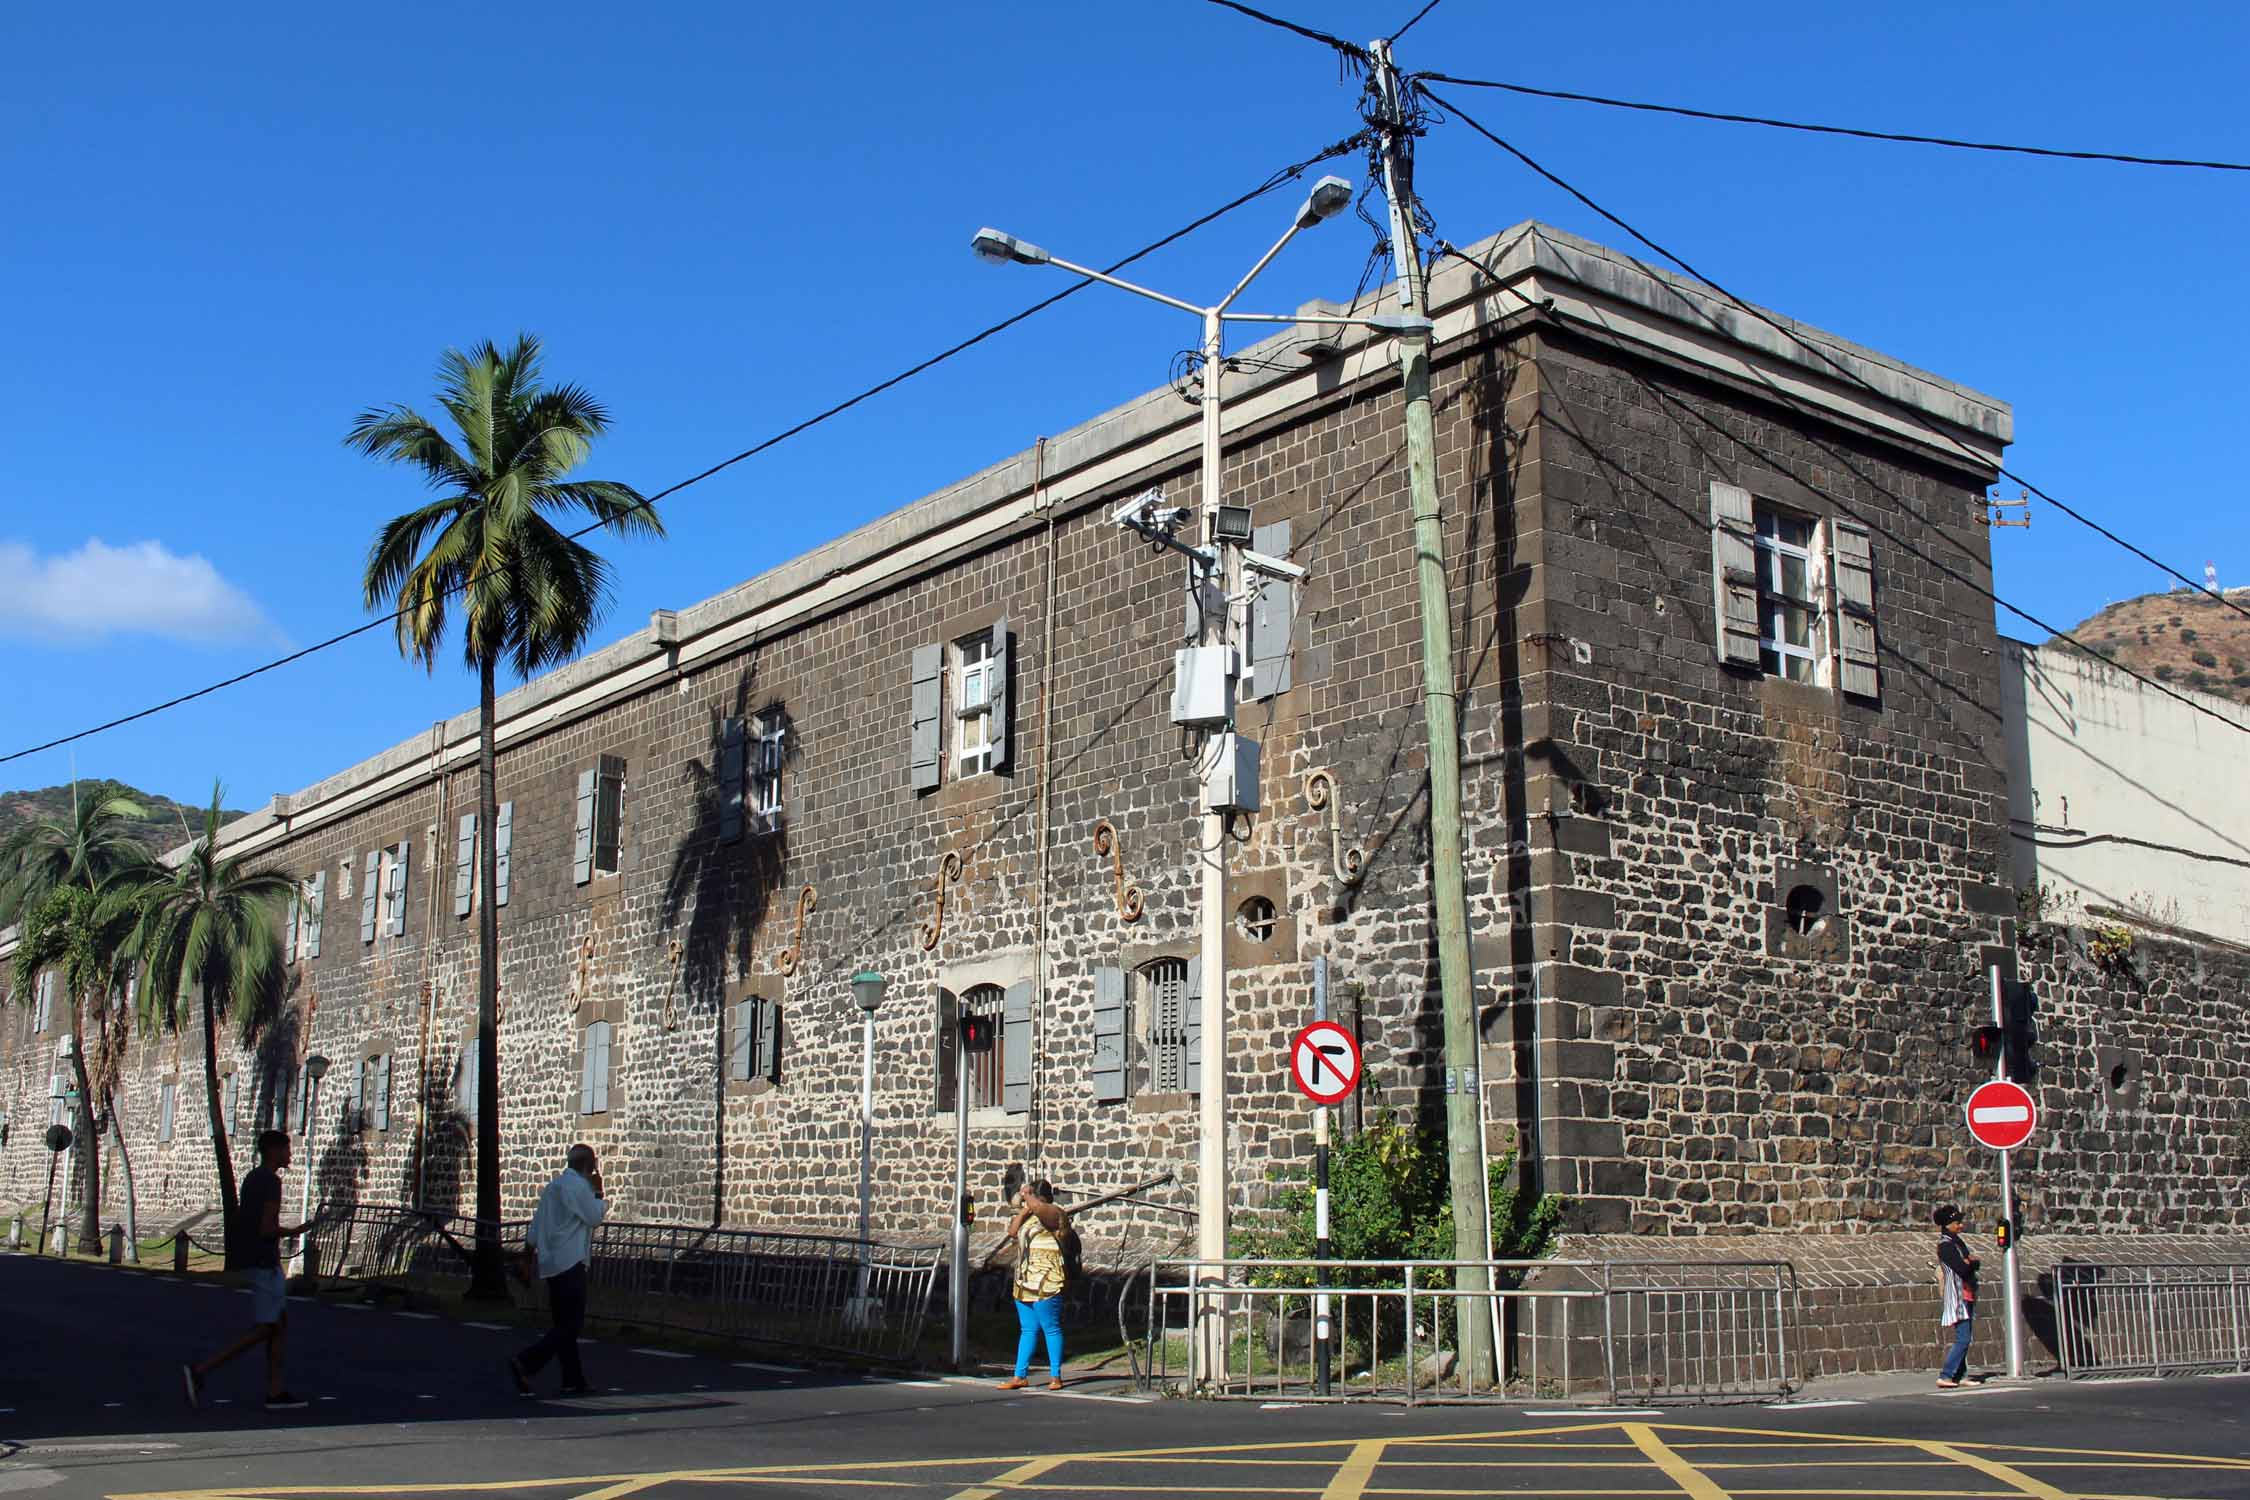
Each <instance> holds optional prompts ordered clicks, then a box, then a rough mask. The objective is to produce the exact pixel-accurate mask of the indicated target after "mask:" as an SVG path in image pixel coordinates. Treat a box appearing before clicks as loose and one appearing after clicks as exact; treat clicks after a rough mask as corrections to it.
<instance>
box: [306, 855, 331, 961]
mask: <svg viewBox="0 0 2250 1500" xmlns="http://www.w3.org/2000/svg"><path fill="white" fill-rule="evenodd" d="M327 915H328V872H327V871H326V870H322V871H320V872H319V873H317V874H315V875H314V876H313V878H312V910H311V911H310V912H309V913H308V914H307V916H306V919H305V957H307V958H318V957H320V923H321V919H322V918H323V917H326V916H327Z"/></svg>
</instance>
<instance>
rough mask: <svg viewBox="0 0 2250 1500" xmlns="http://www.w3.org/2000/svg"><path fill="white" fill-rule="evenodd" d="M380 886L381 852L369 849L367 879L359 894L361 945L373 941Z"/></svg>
mask: <svg viewBox="0 0 2250 1500" xmlns="http://www.w3.org/2000/svg"><path fill="white" fill-rule="evenodd" d="M382 884H383V851H382V850H380V849H370V850H368V851H367V879H366V880H365V881H363V882H362V883H361V887H360V892H359V940H360V941H361V942H363V943H372V942H374V941H375V903H376V902H378V901H379V900H381V899H382V895H383V890H382Z"/></svg>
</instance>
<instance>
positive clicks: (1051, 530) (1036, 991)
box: [953, 438, 1055, 1215]
mask: <svg viewBox="0 0 2250 1500" xmlns="http://www.w3.org/2000/svg"><path fill="white" fill-rule="evenodd" d="M1046 485H1047V440H1046V439H1045V438H1041V439H1039V440H1038V442H1036V443H1034V444H1033V445H1032V449H1031V508H1032V510H1033V511H1045V512H1046V516H1047V582H1046V587H1045V597H1044V598H1043V599H1042V600H1041V602H1040V605H1039V621H1040V624H1039V631H1040V637H1041V643H1040V647H1039V940H1038V946H1037V947H1036V948H1035V949H1034V950H1033V952H1032V974H1031V1056H1032V1069H1031V1140H1030V1142H1029V1143H1028V1147H1027V1152H1026V1154H1027V1155H1029V1156H1030V1158H1031V1159H1032V1160H1033V1161H1037V1160H1038V1159H1039V1144H1040V1139H1041V1134H1042V1132H1041V1130H1040V1115H1041V1112H1042V1111H1041V1105H1042V1103H1043V1101H1044V1098H1045V1090H1043V1089H1042V1088H1040V1086H1039V1083H1040V1079H1041V1077H1042V1076H1043V1075H1044V1074H1045V1073H1046V1069H1044V1068H1042V1067H1040V1066H1038V1060H1039V1038H1040V1034H1041V1031H1042V1028H1041V1026H1040V1024H1039V1022H1040V1012H1041V1011H1042V1010H1044V1009H1045V1008H1046V1004H1047V974H1048V965H1047V870H1048V845H1049V842H1050V840H1049V839H1048V837H1047V829H1048V812H1049V809H1050V808H1051V807H1052V805H1053V792H1054V786H1055V774H1054V773H1055V665H1054V663H1055V513H1054V512H1053V511H1051V510H1048V509H1047V495H1046ZM955 1087H956V1088H958V1087H959V1084H958V1083H956V1084H955ZM953 1212H954V1213H955V1214H956V1215H958V1214H959V1213H960V1212H961V1205H960V1204H958V1203H956V1204H954V1205H953Z"/></svg>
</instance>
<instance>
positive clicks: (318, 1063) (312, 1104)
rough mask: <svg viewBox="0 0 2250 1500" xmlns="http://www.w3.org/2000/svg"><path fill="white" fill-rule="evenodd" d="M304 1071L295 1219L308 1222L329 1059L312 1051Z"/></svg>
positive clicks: (296, 1260)
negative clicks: (302, 1146) (302, 1155)
mask: <svg viewBox="0 0 2250 1500" xmlns="http://www.w3.org/2000/svg"><path fill="white" fill-rule="evenodd" d="M303 1071H304V1075H305V1084H304V1087H305V1103H304V1110H305V1160H304V1164H303V1165H302V1166H301V1167H299V1168H298V1171H299V1173H300V1174H301V1175H300V1176H299V1179H298V1183H299V1191H298V1194H297V1222H298V1223H299V1224H305V1223H309V1222H311V1220H312V1185H313V1127H314V1125H315V1123H316V1122H318V1120H319V1119H320V1080H321V1079H323V1078H325V1077H327V1076H328V1059H327V1058H325V1057H323V1056H321V1055H320V1054H319V1053H317V1052H315V1053H314V1054H313V1055H312V1056H310V1057H308V1058H306V1059H305V1066H304V1070H303ZM282 1123H283V1124H284V1125H286V1124H287V1123H288V1122H287V1121H286V1120H285V1121H283V1122H282ZM308 1238H309V1236H307V1235H304V1234H299V1235H298V1236H297V1253H296V1254H295V1255H294V1256H293V1257H291V1264H290V1268H289V1269H290V1274H291V1275H293V1276H302V1275H304V1274H305V1241H306V1240H307V1239H308Z"/></svg>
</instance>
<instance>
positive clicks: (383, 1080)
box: [375, 1052, 391, 1130]
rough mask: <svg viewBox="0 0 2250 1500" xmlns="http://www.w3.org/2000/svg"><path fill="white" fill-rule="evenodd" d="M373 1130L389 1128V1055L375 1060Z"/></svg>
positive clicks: (386, 1054) (385, 1054)
mask: <svg viewBox="0 0 2250 1500" xmlns="http://www.w3.org/2000/svg"><path fill="white" fill-rule="evenodd" d="M375 1128H376V1129H377V1130H388V1129H390V1128H391V1054H390V1053H388V1052H386V1053H384V1054H383V1055H382V1056H381V1057H378V1058H376V1059H375Z"/></svg>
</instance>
